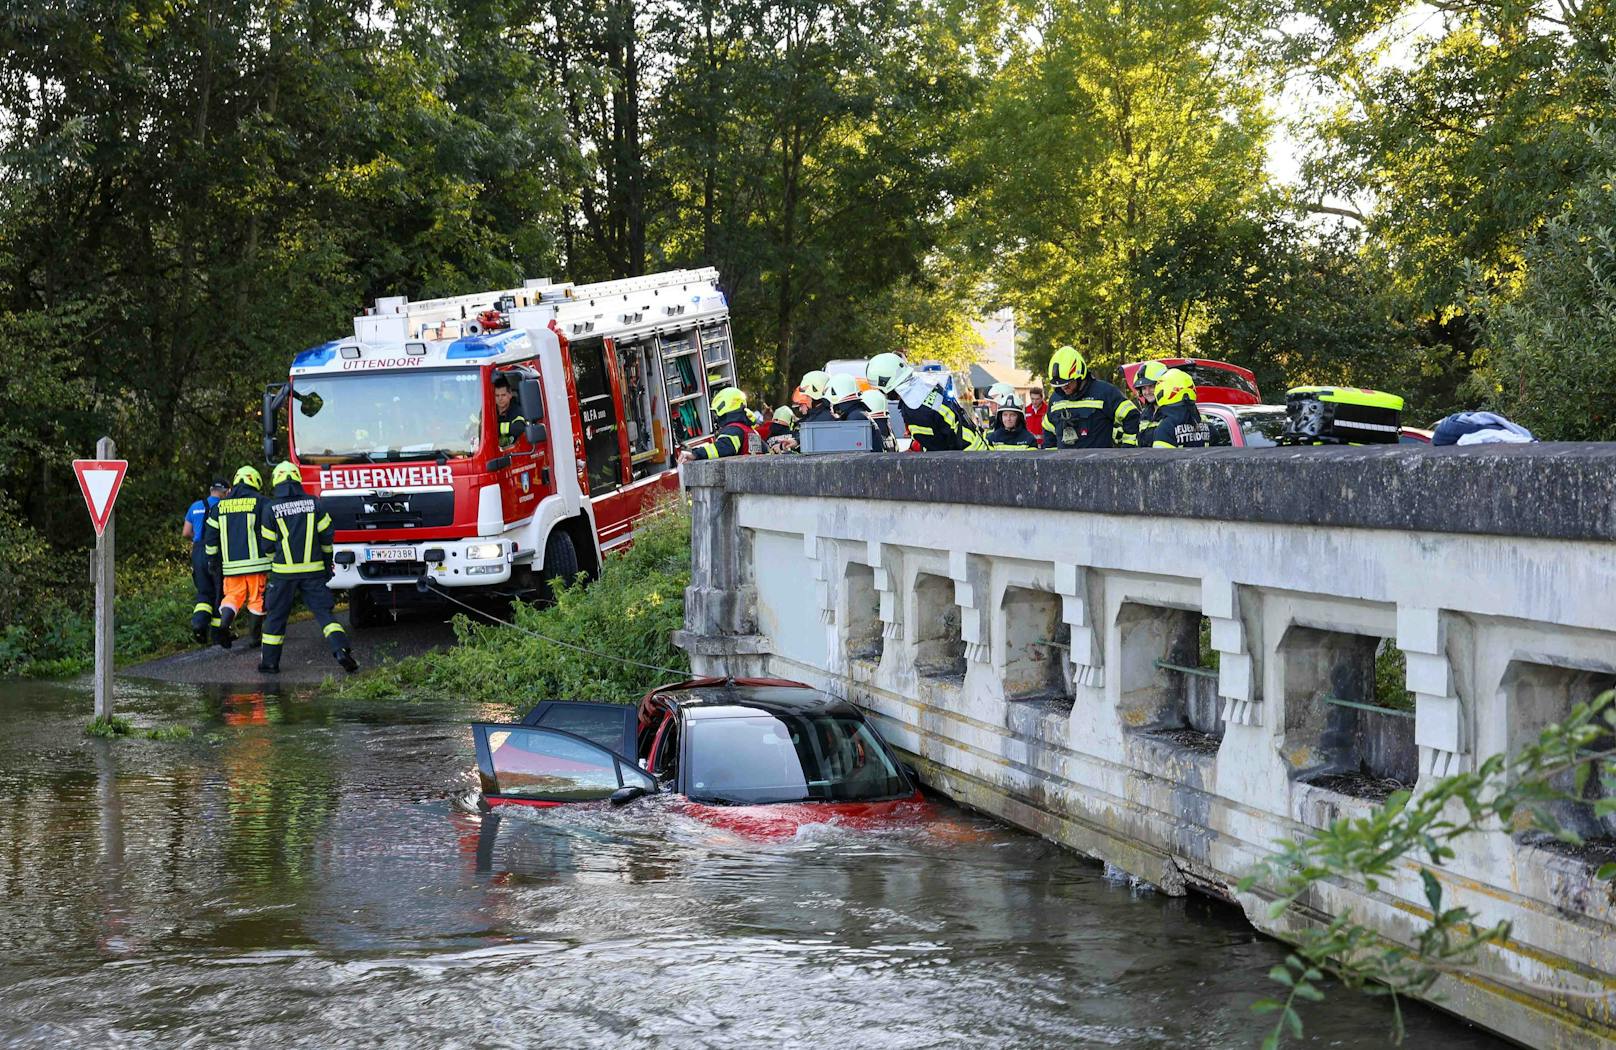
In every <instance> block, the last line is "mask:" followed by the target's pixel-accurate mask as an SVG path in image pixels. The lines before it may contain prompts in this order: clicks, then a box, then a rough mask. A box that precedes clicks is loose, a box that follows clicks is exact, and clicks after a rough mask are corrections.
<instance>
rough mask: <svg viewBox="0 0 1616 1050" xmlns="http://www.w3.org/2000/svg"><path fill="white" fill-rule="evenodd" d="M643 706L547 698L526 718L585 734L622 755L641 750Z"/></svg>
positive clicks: (531, 723) (525, 721) (531, 722)
mask: <svg viewBox="0 0 1616 1050" xmlns="http://www.w3.org/2000/svg"><path fill="white" fill-rule="evenodd" d="M639 723H640V716H639V708H638V707H636V706H635V705H634V704H604V703H600V702H598V701H590V700H546V701H544V702H542V703H541V704H539V706H537V707H535V708H534V709H533V710H531V711H529V712H528V713H527V714H526V715H525V716H524V717H523V718H522V724H523V725H525V726H543V727H544V728H545V729H559V730H561V731H562V732H563V733H571V734H572V735H573V736H581V737H583V738H584V739H585V740H588V741H591V742H592V743H595V744H598V745H600V746H601V747H604V748H605V749H606V750H608V751H610V752H612V753H614V754H618V755H632V754H635V752H636V751H637V750H638V745H637V742H636V740H635V737H636V735H637V734H638V732H639Z"/></svg>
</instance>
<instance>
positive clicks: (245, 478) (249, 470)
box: [231, 467, 264, 491]
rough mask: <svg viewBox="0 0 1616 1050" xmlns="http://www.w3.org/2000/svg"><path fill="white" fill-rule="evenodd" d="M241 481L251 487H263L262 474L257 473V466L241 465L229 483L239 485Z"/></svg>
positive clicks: (261, 488)
mask: <svg viewBox="0 0 1616 1050" xmlns="http://www.w3.org/2000/svg"><path fill="white" fill-rule="evenodd" d="M242 483H246V484H248V485H250V486H252V487H253V488H255V489H258V490H260V491H262V490H263V487H264V476H263V475H262V474H260V473H258V468H256V467H242V468H241V469H240V470H238V471H236V476H235V477H234V478H232V479H231V484H233V485H240V484H242Z"/></svg>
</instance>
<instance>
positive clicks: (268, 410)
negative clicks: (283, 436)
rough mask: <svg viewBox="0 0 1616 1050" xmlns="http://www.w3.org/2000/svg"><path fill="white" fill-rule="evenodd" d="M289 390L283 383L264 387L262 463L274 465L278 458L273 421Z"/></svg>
mask: <svg viewBox="0 0 1616 1050" xmlns="http://www.w3.org/2000/svg"><path fill="white" fill-rule="evenodd" d="M290 393H291V388H290V387H289V386H288V385H287V384H285V383H270V384H269V385H268V386H266V387H264V416H263V425H264V462H265V463H274V462H276V461H277V460H278V459H280V457H279V456H278V455H276V454H275V430H276V427H275V421H276V418H277V416H278V414H279V412H280V410H281V407H282V406H283V405H285V404H286V399H287V397H288V395H290Z"/></svg>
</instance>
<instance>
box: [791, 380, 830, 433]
mask: <svg viewBox="0 0 1616 1050" xmlns="http://www.w3.org/2000/svg"><path fill="white" fill-rule="evenodd" d="M829 384H830V373H829V372H820V371H813V372H809V373H808V374H806V375H804V376H803V377H802V382H801V383H800V384H798V386H797V389H798V390H801V391H802V392H803V393H804V394H806V395H807V397H808V411H807V412H806V413H804V415H803V417H802V421H803V422H804V423H830V422H832V421H834V420H835V419H836V414H835V413H834V412H832V411H831V408H830V402H829V401H828V400H826V398H825V388H826V387H827V386H828V385H829Z"/></svg>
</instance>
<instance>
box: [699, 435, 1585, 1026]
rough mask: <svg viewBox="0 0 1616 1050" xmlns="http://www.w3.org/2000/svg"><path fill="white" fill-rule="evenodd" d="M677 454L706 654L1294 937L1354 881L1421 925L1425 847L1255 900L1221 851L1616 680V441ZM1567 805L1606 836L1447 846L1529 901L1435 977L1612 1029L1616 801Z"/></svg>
mask: <svg viewBox="0 0 1616 1050" xmlns="http://www.w3.org/2000/svg"><path fill="white" fill-rule="evenodd" d="M685 480H686V485H687V488H688V489H689V491H690V493H691V496H692V499H693V504H694V515H695V517H694V532H693V537H694V539H693V544H694V552H695V562H694V571H693V578H692V581H691V586H690V589H689V591H687V593H686V629H685V630H684V631H683V632H681V634H680V635H679V636H678V637H677V639H676V640H677V641H678V642H679V644H681V645H682V646H683V647H685V648H686V649H687V650H688V651H689V652H690V654H691V657H692V662H693V664H694V667H695V669H696V670H697V671H698V672H701V673H717V674H723V673H726V672H727V673H732V674H735V675H741V674H754V673H761V674H766V675H769V676H774V677H784V678H795V679H798V680H802V681H806V682H810V683H812V684H814V685H816V686H819V687H820V688H823V689H825V690H826V691H829V692H832V693H836V694H838V695H842V696H846V697H847V698H849V699H851V700H854V701H855V702H857V703H859V704H860V705H862V706H863V707H865V708H866V709H867V710H869V711H870V712H872V713H873V715H874V716H875V717H876V719H877V720H878V722H879V724H880V726H881V728H882V731H883V732H884V733H885V735H886V736H887V737H888V739H889V740H891V741H893V742H894V744H896V745H897V746H898V747H900V748H902V749H904V750H905V751H907V752H908V753H909V754H911V755H913V756H915V758H916V761H917V765H918V766H919V768H920V769H921V771H922V775H923V777H924V778H925V779H926V780H927V781H928V782H929V783H930V784H932V785H933V786H935V787H937V788H939V789H940V790H942V791H944V792H945V793H947V794H949V795H951V796H953V797H955V798H958V799H959V800H961V801H963V802H965V803H966V804H968V805H971V806H974V807H976V808H979V809H982V810H984V811H987V812H990V813H993V814H995V815H998V816H1000V817H1002V818H1004V819H1006V820H1008V821H1010V822H1012V823H1015V824H1018V825H1021V826H1023V827H1026V828H1028V829H1031V830H1033V831H1035V832H1038V833H1040V834H1043V835H1046V836H1048V837H1050V838H1053V839H1056V840H1058V841H1061V842H1063V843H1065V844H1067V845H1069V846H1071V847H1073V848H1075V849H1078V850H1080V851H1082V852H1084V853H1087V854H1089V855H1091V856H1094V857H1096V858H1098V859H1101V860H1103V861H1105V862H1107V863H1109V864H1112V865H1114V866H1115V867H1118V868H1120V869H1123V870H1125V871H1127V872H1129V873H1131V874H1133V875H1136V876H1138V877H1139V878H1142V879H1145V880H1147V881H1149V882H1151V883H1153V884H1155V885H1156V886H1158V887H1159V888H1160V889H1162V890H1163V891H1165V892H1168V893H1183V892H1185V891H1186V890H1187V889H1191V888H1194V889H1199V890H1203V891H1205V892H1208V893H1212V894H1215V895H1218V896H1221V897H1225V898H1228V899H1231V900H1238V901H1239V903H1240V904H1241V906H1242V907H1243V908H1244V909H1245V911H1246V913H1247V915H1248V916H1249V917H1250V918H1251V920H1252V921H1253V922H1254V923H1255V924H1257V925H1258V926H1259V927H1262V928H1264V929H1266V930H1268V931H1270V932H1274V933H1277V934H1279V935H1281V936H1283V935H1284V934H1285V933H1286V932H1287V931H1288V930H1294V929H1296V928H1298V927H1300V926H1301V925H1303V924H1306V923H1309V922H1314V921H1317V920H1318V918H1319V917H1320V916H1327V915H1331V914H1336V913H1339V912H1341V911H1343V910H1347V909H1350V910H1351V911H1352V912H1353V913H1354V914H1355V915H1357V916H1359V917H1360V918H1363V919H1366V920H1368V921H1370V922H1372V923H1374V924H1375V925H1377V926H1378V927H1379V928H1380V929H1381V930H1382V931H1383V932H1384V933H1385V935H1386V936H1387V937H1389V938H1391V939H1394V940H1402V941H1406V940H1408V939H1409V937H1410V935H1411V930H1412V928H1413V922H1414V920H1417V919H1418V918H1420V917H1422V916H1424V915H1425V914H1426V912H1425V910H1424V909H1425V908H1426V904H1425V895H1424V892H1423V888H1422V884H1421V882H1420V879H1419V874H1418V868H1417V867H1415V866H1413V865H1410V866H1409V867H1407V869H1406V870H1405V871H1404V872H1403V873H1402V875H1401V877H1400V878H1399V879H1398V880H1396V881H1395V882H1394V883H1392V884H1389V885H1388V884H1382V885H1381V886H1380V887H1379V889H1378V890H1377V891H1375V892H1368V891H1365V890H1363V889H1362V888H1360V887H1350V886H1339V885H1330V886H1321V887H1320V888H1319V889H1318V891H1317V892H1316V893H1315V895H1314V897H1313V899H1311V900H1309V901H1306V902H1305V904H1304V906H1302V907H1299V908H1296V909H1293V910H1292V911H1291V912H1290V913H1287V914H1286V915H1283V916H1281V917H1279V918H1278V919H1270V918H1269V917H1268V916H1267V902H1266V901H1264V900H1260V899H1256V898H1255V897H1253V896H1251V895H1240V894H1237V893H1236V890H1235V885H1236V883H1237V882H1238V881H1239V879H1240V878H1241V876H1242V875H1244V874H1245V873H1246V872H1248V871H1249V870H1250V869H1251V867H1252V866H1253V864H1254V863H1255V862H1256V861H1257V860H1258V859H1259V858H1260V857H1261V856H1263V855H1264V854H1265V852H1266V851H1267V848H1268V847H1269V845H1270V844H1271V843H1272V842H1273V841H1274V840H1275V839H1278V838H1283V837H1288V836H1292V835H1296V834H1302V833H1306V832H1307V831H1308V830H1309V829H1311V828H1318V827H1321V826H1323V825H1325V824H1327V823H1329V822H1330V821H1331V820H1333V819H1335V818H1337V817H1340V816H1346V815H1353V814H1359V813H1367V812H1369V811H1371V810H1372V809H1373V808H1374V807H1375V806H1376V805H1378V801H1379V799H1380V798H1382V797H1384V794H1385V793H1386V792H1387V791H1388V790H1390V789H1391V788H1392V787H1394V786H1395V785H1396V784H1399V783H1401V784H1403V785H1405V786H1410V787H1415V788H1416V789H1417V788H1418V785H1419V784H1421V783H1426V784H1428V783H1430V782H1431V781H1432V780H1433V779H1435V778H1437V777H1440V776H1442V775H1445V774H1448V773H1452V772H1457V771H1460V770H1465V769H1470V768H1474V763H1475V761H1476V759H1477V756H1485V755H1491V754H1494V753H1499V752H1506V751H1509V750H1511V749H1513V748H1517V747H1519V746H1521V745H1522V744H1523V743H1525V742H1526V741H1527V740H1529V739H1533V738H1535V737H1536V735H1537V732H1538V730H1539V729H1540V728H1541V727H1542V726H1543V725H1545V724H1547V723H1548V722H1550V721H1555V720H1558V719H1560V718H1563V717H1564V715H1565V714H1566V713H1567V712H1568V711H1569V709H1570V707H1571V705H1572V704H1573V703H1574V702H1576V701H1578V700H1582V699H1587V698H1590V697H1592V696H1593V695H1597V693H1598V692H1600V691H1602V690H1603V689H1605V688H1609V687H1610V686H1611V685H1612V684H1616V448H1613V447H1607V446H1598V445H1564V446H1561V445H1535V446H1503V447H1497V448H1487V449H1463V450H1459V449H1452V450H1449V449H1405V448H1386V449H1310V450H1299V451H1288V450H1271V451H1266V452H1260V453H1259V452H1251V451H1247V450H1211V451H1207V452H1201V453H1194V454H1184V453H1172V452H1156V451H1150V450H1139V451H1128V452H1106V453H1079V452H1062V453H1048V454H1041V455H1034V456H1004V457H1000V456H992V455H917V456H882V455H854V456H837V457H815V458H796V457H790V458H788V457H768V458H766V459H763V458H759V459H731V460H724V461H716V462H711V463H705V464H695V465H691V466H689V467H687V468H686V475H685ZM1394 669H1397V670H1395V673H1396V674H1398V675H1400V676H1401V681H1400V682H1396V681H1393V682H1388V680H1387V679H1388V675H1389V674H1392V673H1394ZM1377 679H1378V683H1377ZM1399 686H1400V688H1398V687H1399ZM1410 697H1411V700H1410V699H1409V698H1410ZM1388 700H1389V701H1390V702H1391V703H1392V708H1391V709H1387V707H1386V704H1387V702H1388ZM1564 819H1565V820H1566V821H1567V823H1568V824H1570V825H1572V826H1575V827H1576V828H1577V829H1578V830H1579V832H1580V833H1582V834H1583V835H1584V837H1585V838H1587V839H1589V841H1590V847H1589V848H1587V849H1584V850H1582V851H1571V850H1567V849H1565V848H1563V847H1559V846H1557V845H1553V844H1546V843H1542V842H1537V841H1532V840H1528V839H1526V838H1523V837H1521V836H1519V835H1514V834H1511V833H1510V831H1509V830H1507V829H1499V830H1497V831H1494V832H1491V833H1487V834H1481V835H1477V836H1474V837H1473V838H1472V840H1470V841H1469V842H1467V843H1466V844H1465V848H1464V849H1463V850H1462V851H1461V854H1460V856H1459V857H1458V858H1457V859H1456V860H1455V861H1453V862H1452V863H1451V864H1449V865H1448V866H1447V868H1445V869H1444V870H1442V871H1440V872H1439V873H1438V876H1439V878H1440V879H1441V880H1442V881H1443V882H1444V884H1445V901H1446V902H1447V903H1448V904H1449V905H1450V906H1451V905H1454V904H1463V905H1465V906H1468V907H1470V908H1471V909H1472V910H1474V911H1475V912H1476V913H1477V914H1478V915H1479V916H1480V917H1481V919H1482V920H1483V921H1485V922H1489V923H1490V922H1494V921H1497V920H1498V919H1503V918H1507V919H1509V920H1510V921H1511V922H1512V923H1513V925H1514V931H1513V937H1512V940H1511V941H1510V943H1508V944H1506V945H1504V946H1502V947H1500V948H1498V949H1496V950H1492V951H1490V952H1489V953H1488V955H1487V956H1486V957H1485V958H1484V959H1483V960H1482V962H1481V966H1480V968H1479V971H1478V972H1477V973H1476V974H1474V975H1466V976H1465V977H1464V978H1463V979H1449V980H1444V981H1442V982H1440V983H1439V985H1438V987H1437V989H1436V992H1437V994H1438V995H1439V996H1440V997H1441V1000H1442V1005H1444V1006H1445V1007H1447V1008H1449V1009H1453V1010H1456V1011H1457V1012H1459V1013H1461V1014H1463V1015H1465V1016H1467V1017H1469V1018H1471V1019H1473V1020H1475V1021H1476V1022H1477V1023H1479V1024H1482V1025H1484V1026H1486V1027H1488V1028H1491V1029H1493V1030H1495V1031H1497V1032H1500V1033H1501V1034H1504V1035H1506V1036H1509V1037H1511V1038H1514V1039H1517V1040H1519V1041H1521V1042H1524V1043H1527V1044H1529V1045H1563V1046H1589V1045H1591V1046H1616V902H1613V899H1612V896H1611V894H1610V893H1609V890H1608V887H1606V886H1605V885H1604V884H1601V883H1598V882H1596V881H1595V880H1594V878H1593V873H1594V871H1595V870H1596V868H1597V867H1598V864H1599V863H1600V862H1601V861H1602V860H1604V859H1610V856H1616V820H1612V819H1610V818H1606V819H1605V821H1604V822H1600V821H1598V820H1595V819H1594V818H1593V816H1592V812H1591V808H1589V807H1575V808H1568V809H1567V810H1566V812H1565V814H1564ZM1606 847H1609V848H1610V855H1609V856H1604V855H1602V852H1601V851H1602V850H1604V849H1605V848H1606Z"/></svg>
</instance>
